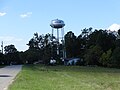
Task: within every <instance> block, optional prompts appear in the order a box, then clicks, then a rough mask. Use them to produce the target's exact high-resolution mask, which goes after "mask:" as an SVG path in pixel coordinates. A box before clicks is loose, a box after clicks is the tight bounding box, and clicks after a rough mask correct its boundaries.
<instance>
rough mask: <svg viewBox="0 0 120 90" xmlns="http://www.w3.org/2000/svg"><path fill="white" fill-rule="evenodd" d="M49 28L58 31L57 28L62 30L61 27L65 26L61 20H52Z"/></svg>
mask: <svg viewBox="0 0 120 90" xmlns="http://www.w3.org/2000/svg"><path fill="white" fill-rule="evenodd" d="M50 26H51V27H52V28H56V29H59V28H63V27H64V26H65V23H64V21H63V20H59V19H55V20H52V21H51V24H50Z"/></svg>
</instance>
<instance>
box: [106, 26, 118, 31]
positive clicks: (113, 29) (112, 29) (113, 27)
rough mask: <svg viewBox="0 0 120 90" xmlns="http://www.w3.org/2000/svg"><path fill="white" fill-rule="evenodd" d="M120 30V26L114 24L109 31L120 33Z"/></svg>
mask: <svg viewBox="0 0 120 90" xmlns="http://www.w3.org/2000/svg"><path fill="white" fill-rule="evenodd" d="M119 29H120V24H112V25H111V26H110V27H109V28H108V30H110V31H118V30H119Z"/></svg>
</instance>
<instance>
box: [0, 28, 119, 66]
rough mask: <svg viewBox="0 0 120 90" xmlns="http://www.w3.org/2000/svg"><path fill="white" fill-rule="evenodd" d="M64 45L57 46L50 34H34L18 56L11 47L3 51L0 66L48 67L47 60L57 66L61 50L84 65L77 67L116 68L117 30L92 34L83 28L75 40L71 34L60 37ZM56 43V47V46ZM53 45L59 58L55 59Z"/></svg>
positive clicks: (90, 29) (117, 64)
mask: <svg viewBox="0 0 120 90" xmlns="http://www.w3.org/2000/svg"><path fill="white" fill-rule="evenodd" d="M64 39H65V45H62V43H60V42H58V41H57V39H56V37H55V36H53V35H51V34H45V35H43V34H42V35H39V34H38V33H34V35H33V37H32V38H31V39H30V40H29V42H28V44H27V45H28V46H29V49H28V50H26V51H24V52H19V51H17V49H16V48H15V46H14V45H8V46H5V47H4V52H5V53H4V54H2V53H0V64H10V63H11V62H13V63H17V64H26V63H28V64H33V63H34V62H38V61H41V62H43V63H44V64H48V63H49V61H50V59H51V57H52V58H54V59H56V60H57V63H59V64H60V63H61V60H60V58H61V57H62V48H63V47H64V48H65V51H66V56H67V58H76V57H77V58H80V59H82V60H83V62H84V63H82V64H80V65H99V66H106V67H120V30H118V32H112V31H108V30H102V29H100V30H93V28H91V27H90V28H88V29H87V28H85V29H83V30H81V33H80V35H78V36H76V35H75V34H74V33H73V32H72V31H69V32H67V34H65V36H64ZM58 43H59V44H58ZM57 45H59V52H60V54H59V55H57V47H58V46H57Z"/></svg>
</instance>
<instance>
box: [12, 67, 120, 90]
mask: <svg viewBox="0 0 120 90" xmlns="http://www.w3.org/2000/svg"><path fill="white" fill-rule="evenodd" d="M10 90H120V69H113V68H101V67H81V66H41V65H30V66H24V67H23V70H22V71H21V72H20V73H19V75H17V77H16V80H15V81H14V82H13V84H12V85H11V86H10Z"/></svg>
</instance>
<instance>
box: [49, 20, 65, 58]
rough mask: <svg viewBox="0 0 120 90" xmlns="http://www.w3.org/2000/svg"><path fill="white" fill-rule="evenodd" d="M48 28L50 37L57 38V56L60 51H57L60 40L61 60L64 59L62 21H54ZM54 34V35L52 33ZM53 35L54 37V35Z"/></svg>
mask: <svg viewBox="0 0 120 90" xmlns="http://www.w3.org/2000/svg"><path fill="white" fill-rule="evenodd" d="M50 26H51V27H52V35H53V36H56V37H57V55H59V53H60V51H59V43H60V40H61V43H62V45H63V48H62V49H63V50H62V52H63V58H65V49H64V26H65V23H64V21H63V20H59V19H54V20H52V21H51V24H50ZM54 32H56V34H55V33H54ZM54 34H55V35H54Z"/></svg>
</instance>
